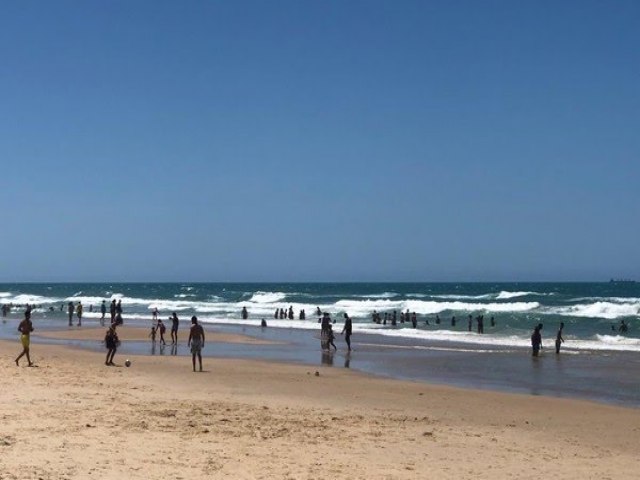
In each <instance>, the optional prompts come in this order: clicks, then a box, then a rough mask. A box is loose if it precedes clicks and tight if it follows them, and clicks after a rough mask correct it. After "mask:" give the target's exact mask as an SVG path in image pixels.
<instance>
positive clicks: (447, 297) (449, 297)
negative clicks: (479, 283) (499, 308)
mask: <svg viewBox="0 0 640 480" xmlns="http://www.w3.org/2000/svg"><path fill="white" fill-rule="evenodd" d="M425 296H430V297H432V298H439V299H441V300H489V299H491V298H496V296H497V295H496V294H495V293H485V294H483V295H456V294H450V295H425Z"/></svg>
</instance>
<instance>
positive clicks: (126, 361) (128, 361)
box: [124, 358, 131, 367]
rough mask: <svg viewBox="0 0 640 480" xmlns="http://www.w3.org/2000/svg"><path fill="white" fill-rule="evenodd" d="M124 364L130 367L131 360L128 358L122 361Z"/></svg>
mask: <svg viewBox="0 0 640 480" xmlns="http://www.w3.org/2000/svg"><path fill="white" fill-rule="evenodd" d="M124 364H125V366H127V367H130V366H131V360H129V359H128V358H127V359H126V360H125V361H124Z"/></svg>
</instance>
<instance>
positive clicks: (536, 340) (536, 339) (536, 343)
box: [531, 323, 542, 357]
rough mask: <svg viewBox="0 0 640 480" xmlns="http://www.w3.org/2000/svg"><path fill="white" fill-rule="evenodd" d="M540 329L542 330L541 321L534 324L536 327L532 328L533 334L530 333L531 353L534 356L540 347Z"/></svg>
mask: <svg viewBox="0 0 640 480" xmlns="http://www.w3.org/2000/svg"><path fill="white" fill-rule="evenodd" d="M540 330H542V324H541V323H539V324H538V325H536V328H534V329H533V334H532V335H531V348H532V355H533V356H534V357H537V356H538V353H539V352H540V349H541V348H542V334H541V333H540Z"/></svg>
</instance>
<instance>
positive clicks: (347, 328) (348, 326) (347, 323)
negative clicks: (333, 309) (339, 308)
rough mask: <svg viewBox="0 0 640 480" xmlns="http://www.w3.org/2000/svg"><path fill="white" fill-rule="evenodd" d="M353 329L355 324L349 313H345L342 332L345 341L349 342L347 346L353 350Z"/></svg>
mask: <svg viewBox="0 0 640 480" xmlns="http://www.w3.org/2000/svg"><path fill="white" fill-rule="evenodd" d="M352 331H353V326H352V323H351V319H350V318H349V315H347V314H346V313H345V314H344V327H343V329H342V334H343V335H344V341H345V342H347V348H348V350H349V351H351V333H352Z"/></svg>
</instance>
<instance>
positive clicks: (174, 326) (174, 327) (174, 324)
mask: <svg viewBox="0 0 640 480" xmlns="http://www.w3.org/2000/svg"><path fill="white" fill-rule="evenodd" d="M179 326H180V320H178V315H176V312H173V315H172V316H171V345H177V344H178V327H179Z"/></svg>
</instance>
